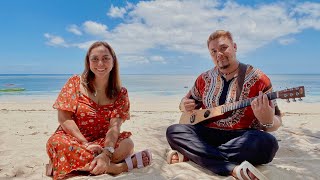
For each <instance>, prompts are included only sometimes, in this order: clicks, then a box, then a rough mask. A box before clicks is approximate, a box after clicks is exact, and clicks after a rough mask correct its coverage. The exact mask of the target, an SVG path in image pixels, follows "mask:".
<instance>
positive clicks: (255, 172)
mask: <svg viewBox="0 0 320 180" xmlns="http://www.w3.org/2000/svg"><path fill="white" fill-rule="evenodd" d="M241 170H242V172H243V174H244V176H245V177H246V179H250V177H249V174H248V170H249V171H250V172H251V173H252V174H253V175H255V176H256V177H257V178H258V179H259V180H268V178H267V177H265V176H264V175H263V174H262V173H261V172H260V171H259V170H258V169H257V168H255V167H254V166H253V165H252V164H250V163H249V162H248V161H243V162H242V163H241V164H240V165H239V166H238V168H237V170H236V175H237V178H238V179H239V180H243V177H242V176H241Z"/></svg>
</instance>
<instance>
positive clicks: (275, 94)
mask: <svg viewBox="0 0 320 180" xmlns="http://www.w3.org/2000/svg"><path fill="white" fill-rule="evenodd" d="M256 97H257V96H256ZM256 97H253V98H250V99H245V100H242V101H237V102H234V103H229V104H225V105H222V109H221V112H222V113H225V112H228V111H233V110H237V109H241V108H244V107H247V106H250V104H251V102H252V101H253V100H254V99H255V98H256ZM267 97H268V99H269V100H273V99H277V98H278V92H271V93H268V94H267Z"/></svg>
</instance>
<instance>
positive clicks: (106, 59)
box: [89, 45, 114, 78]
mask: <svg viewBox="0 0 320 180" xmlns="http://www.w3.org/2000/svg"><path fill="white" fill-rule="evenodd" d="M113 61H114V59H113V57H112V55H111V53H110V51H109V50H108V48H106V47H105V46H103V45H101V46H98V47H95V48H93V49H92V50H91V52H90V54H89V64H90V70H91V71H92V72H93V73H94V74H95V77H96V78H107V77H108V76H109V73H110V71H111V70H112V68H113Z"/></svg>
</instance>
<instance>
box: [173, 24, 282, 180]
mask: <svg viewBox="0 0 320 180" xmlns="http://www.w3.org/2000/svg"><path fill="white" fill-rule="evenodd" d="M207 45H208V49H209V52H210V55H211V58H212V60H213V63H214V65H215V67H214V68H212V69H210V70H208V71H206V72H204V73H202V74H201V75H200V76H198V78H197V79H196V81H195V84H194V86H193V87H192V88H191V90H190V91H189V92H188V93H187V95H186V96H185V97H184V98H183V99H182V100H181V103H180V106H179V107H180V110H181V111H193V110H195V109H197V107H199V105H200V107H201V108H203V109H207V108H212V107H216V106H220V105H223V104H226V103H232V102H235V101H236V96H237V93H236V92H237V88H238V78H239V76H238V75H239V72H240V70H239V66H240V62H239V61H238V60H237V57H236V52H237V45H236V43H235V42H233V38H232V35H231V33H230V32H229V31H224V30H218V31H216V32H214V33H212V34H211V35H210V36H209V39H208V41H207ZM244 66H245V65H244ZM245 69H246V70H244V72H245V78H244V82H243V86H242V87H243V88H242V91H241V94H240V100H243V99H248V98H251V97H256V96H257V98H255V99H254V100H253V101H252V102H251V106H249V107H246V108H242V109H238V110H235V111H234V112H233V113H229V115H224V116H222V117H220V119H218V120H217V119H209V120H205V121H203V122H201V123H198V124H195V125H190V124H174V125H171V126H170V127H168V129H167V140H168V142H169V145H170V146H171V148H172V149H173V150H176V151H173V153H171V154H169V156H168V158H169V161H168V162H169V163H170V164H172V163H176V162H181V161H182V160H181V158H183V157H182V156H184V160H187V159H190V160H191V161H193V162H195V163H196V164H198V165H200V166H202V167H204V168H207V169H209V170H210V171H212V172H213V173H216V174H219V175H222V176H228V175H232V176H234V177H236V178H237V179H242V178H245V177H246V179H264V178H265V176H263V174H261V173H260V172H259V171H258V170H257V169H255V168H254V166H253V165H259V164H265V163H269V162H271V161H272V159H273V158H274V156H275V154H276V152H277V150H278V143H277V140H276V139H275V137H274V136H272V135H271V134H269V133H268V132H271V131H276V130H277V129H278V128H279V127H280V126H281V123H282V121H281V117H280V110H279V108H278V107H277V105H276V102H275V100H273V101H269V100H268V98H267V96H266V95H265V93H269V92H271V91H272V85H271V82H270V80H269V78H268V77H267V76H266V75H265V74H264V73H263V72H262V71H260V70H259V69H256V68H254V67H252V66H250V65H247V66H246V68H245ZM180 153H181V154H180ZM179 158H180V159H179ZM249 162H250V163H251V164H253V165H251V164H250V163H249ZM239 164H240V165H239ZM265 179H266V178H265Z"/></svg>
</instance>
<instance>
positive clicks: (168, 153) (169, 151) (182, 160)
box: [167, 149, 185, 164]
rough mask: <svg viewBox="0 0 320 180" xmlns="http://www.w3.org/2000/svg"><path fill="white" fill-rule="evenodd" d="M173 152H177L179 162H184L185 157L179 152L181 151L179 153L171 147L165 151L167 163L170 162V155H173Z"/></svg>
mask: <svg viewBox="0 0 320 180" xmlns="http://www.w3.org/2000/svg"><path fill="white" fill-rule="evenodd" d="M175 154H178V158H179V162H184V159H185V157H184V155H183V154H181V153H180V152H179V151H177V150H172V149H170V150H168V152H167V163H168V164H172V163H171V161H172V156H173V155H175Z"/></svg>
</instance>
